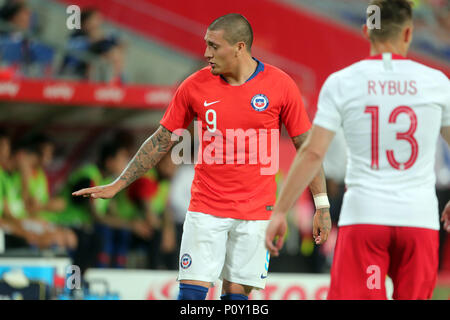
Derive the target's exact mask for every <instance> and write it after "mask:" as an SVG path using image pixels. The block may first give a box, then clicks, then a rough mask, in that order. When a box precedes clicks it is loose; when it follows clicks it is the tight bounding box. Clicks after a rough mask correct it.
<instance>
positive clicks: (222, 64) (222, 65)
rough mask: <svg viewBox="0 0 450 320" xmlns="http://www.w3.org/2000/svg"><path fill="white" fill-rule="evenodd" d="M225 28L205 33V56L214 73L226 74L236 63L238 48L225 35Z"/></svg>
mask: <svg viewBox="0 0 450 320" xmlns="http://www.w3.org/2000/svg"><path fill="white" fill-rule="evenodd" d="M223 34H224V30H216V31H211V30H208V31H207V32H206V35H205V41H206V50H205V58H206V61H208V63H209V65H210V66H211V73H212V74H214V75H219V74H226V73H229V72H230V71H231V70H232V69H233V65H234V64H235V63H236V61H235V58H236V48H235V45H231V44H230V43H229V42H228V41H227V40H225V39H224V37H223Z"/></svg>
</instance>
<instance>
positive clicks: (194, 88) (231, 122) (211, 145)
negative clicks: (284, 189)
mask: <svg viewBox="0 0 450 320" xmlns="http://www.w3.org/2000/svg"><path fill="white" fill-rule="evenodd" d="M255 60H256V59H255ZM256 61H257V62H258V67H257V69H256V71H255V73H254V74H253V75H252V76H251V77H250V78H249V79H248V80H247V81H246V82H245V83H244V84H242V85H240V86H232V85H230V84H228V83H227V82H226V81H225V79H224V78H222V76H215V75H213V74H212V73H211V68H210V67H206V68H203V69H201V70H199V71H197V72H196V73H194V74H192V75H191V76H190V77H188V78H187V79H186V80H185V81H184V82H183V83H182V84H181V85H180V86H179V88H178V90H177V91H176V93H175V95H174V97H173V99H172V101H171V103H170V105H169V107H168V109H167V110H166V113H165V114H164V117H163V119H162V120H161V122H160V123H161V125H162V126H164V127H165V128H166V129H168V130H169V131H171V132H174V131H175V130H177V129H184V128H186V127H187V126H188V125H189V124H190V123H191V121H192V120H193V119H194V117H195V118H196V120H197V122H196V123H197V128H198V130H197V131H198V133H199V141H200V146H199V150H198V160H197V163H196V166H195V176H194V181H193V182H192V188H191V202H190V205H189V211H193V212H202V213H206V214H212V215H214V216H219V217H226V218H233V219H242V220H268V219H270V215H271V210H272V207H273V205H274V204H275V195H276V183H275V174H276V172H277V171H278V143H279V132H280V130H281V124H282V123H284V125H285V126H286V129H287V131H288V133H289V135H290V136H291V137H295V136H298V135H301V134H302V133H304V132H306V131H308V130H309V129H310V127H311V123H310V120H309V118H308V115H307V113H306V110H305V108H304V105H303V101H302V97H301V95H300V91H299V89H298V87H297V85H296V84H295V82H294V81H293V80H292V79H291V78H290V77H289V76H288V75H287V74H286V73H284V72H283V71H281V70H280V69H278V68H276V67H274V66H271V65H268V64H263V63H262V62H260V61H258V60H256Z"/></svg>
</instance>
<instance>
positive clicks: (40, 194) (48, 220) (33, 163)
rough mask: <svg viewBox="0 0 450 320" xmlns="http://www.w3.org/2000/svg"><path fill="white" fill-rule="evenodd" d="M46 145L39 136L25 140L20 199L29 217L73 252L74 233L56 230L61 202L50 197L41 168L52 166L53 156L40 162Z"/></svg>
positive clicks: (45, 177) (46, 181)
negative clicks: (25, 158)
mask: <svg viewBox="0 0 450 320" xmlns="http://www.w3.org/2000/svg"><path fill="white" fill-rule="evenodd" d="M49 143H51V142H50V140H49V139H48V138H46V137H45V136H43V135H36V136H34V137H32V138H30V139H28V140H27V143H26V144H25V149H24V151H25V152H26V153H27V159H28V161H26V162H25V165H23V166H21V168H20V174H21V179H22V186H23V190H22V196H23V198H24V199H25V205H26V209H27V212H28V214H29V216H30V217H32V218H34V219H36V220H38V221H40V222H42V223H43V224H45V225H47V227H49V228H51V229H53V230H54V232H55V233H56V234H57V237H58V238H60V239H61V242H62V246H63V247H65V248H67V249H70V250H73V249H75V248H76V247H77V242H78V241H77V237H76V235H75V233H74V232H73V231H72V230H70V229H68V228H66V227H63V226H58V219H59V217H60V216H61V212H62V211H63V210H64V209H65V202H64V200H63V199H62V198H57V197H51V195H50V186H49V182H48V178H47V174H46V173H45V171H44V167H45V165H49V164H50V163H51V162H52V160H53V155H50V156H47V157H46V159H45V160H43V157H42V152H41V148H42V146H43V145H45V144H49Z"/></svg>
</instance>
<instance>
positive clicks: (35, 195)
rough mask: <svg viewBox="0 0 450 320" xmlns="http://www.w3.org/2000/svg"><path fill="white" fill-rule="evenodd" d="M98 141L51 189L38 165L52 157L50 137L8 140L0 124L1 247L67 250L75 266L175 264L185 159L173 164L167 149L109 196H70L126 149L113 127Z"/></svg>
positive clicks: (101, 175) (186, 178)
mask: <svg viewBox="0 0 450 320" xmlns="http://www.w3.org/2000/svg"><path fill="white" fill-rule="evenodd" d="M100 149H101V150H100V152H99V156H98V159H97V161H93V162H92V163H87V164H84V165H81V166H80V167H78V168H76V169H75V170H72V171H71V172H70V174H69V176H68V177H67V179H66V181H65V184H64V186H63V187H62V188H61V190H60V191H59V192H57V193H56V195H52V194H50V191H49V190H50V186H49V179H48V177H47V174H46V169H47V168H48V166H49V165H51V164H52V162H53V155H54V150H55V143H54V141H52V140H51V139H50V138H48V137H46V136H45V135H40V134H36V135H33V136H28V137H25V138H21V139H20V140H19V141H14V143H11V138H10V136H9V135H8V134H7V133H6V132H5V131H2V132H0V204H1V205H0V231H1V230H3V232H4V233H5V246H6V253H8V252H11V250H13V251H14V250H23V249H26V250H28V252H30V251H33V250H34V251H38V252H42V250H49V251H52V252H54V253H61V254H67V255H69V256H70V257H71V258H72V260H73V263H74V264H75V265H78V266H79V267H80V268H81V270H82V271H85V270H86V269H87V268H89V267H98V268H125V267H127V266H128V267H135V268H138V267H141V268H149V269H172V270H175V269H177V267H178V251H179V249H178V248H179V244H180V242H181V232H182V224H183V222H184V215H185V213H186V210H187V206H188V204H189V198H190V184H191V182H192V179H193V166H190V165H185V166H182V167H180V168H178V169H177V168H176V167H175V165H173V163H172V161H171V159H170V155H168V156H166V157H165V158H163V159H162V161H161V162H160V163H159V164H158V165H157V166H156V167H155V168H154V169H151V170H150V171H149V172H147V174H146V175H145V176H143V177H142V178H140V179H138V180H136V181H135V182H134V183H133V184H132V185H130V186H129V187H128V188H127V189H125V190H123V191H122V192H120V193H119V194H118V195H116V197H114V198H113V199H109V200H103V199H95V200H94V199H91V198H83V197H73V196H72V195H71V194H72V192H74V191H76V190H79V189H81V188H86V187H90V186H94V185H101V184H106V183H110V182H112V180H113V179H115V178H116V177H117V176H118V175H120V173H121V172H122V170H123V169H124V168H125V167H126V165H127V163H128V162H129V160H130V158H131V156H132V153H131V150H130V144H129V143H128V141H127V139H122V138H121V137H120V136H119V135H118V136H115V137H114V138H113V139H111V140H108V141H105V142H104V143H103V144H102V146H101V148H100ZM132 152H135V150H133V151H132ZM173 183H175V185H176V188H171V185H172V184H173ZM170 198H172V199H173V201H171V203H172V204H173V205H172V206H170V207H169V206H168V203H169V200H170ZM131 251H133V253H134V255H130V252H131ZM137 253H140V254H137ZM132 257H134V261H131V260H132ZM139 257H140V260H139Z"/></svg>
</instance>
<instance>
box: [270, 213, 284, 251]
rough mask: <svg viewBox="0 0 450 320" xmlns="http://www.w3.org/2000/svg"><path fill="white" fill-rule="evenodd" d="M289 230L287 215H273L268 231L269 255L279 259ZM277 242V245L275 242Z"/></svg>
mask: <svg viewBox="0 0 450 320" xmlns="http://www.w3.org/2000/svg"><path fill="white" fill-rule="evenodd" d="M286 230H287V222H286V215H285V214H282V213H274V214H272V219H271V220H270V223H269V226H268V227H267V230H266V248H267V250H269V253H270V254H271V255H273V256H275V257H277V256H278V255H279V254H280V253H279V251H280V250H281V248H282V247H283V242H284V235H285V234H286ZM274 240H276V244H274V243H273V241H274Z"/></svg>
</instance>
